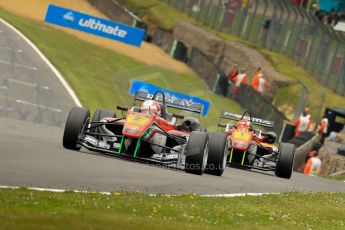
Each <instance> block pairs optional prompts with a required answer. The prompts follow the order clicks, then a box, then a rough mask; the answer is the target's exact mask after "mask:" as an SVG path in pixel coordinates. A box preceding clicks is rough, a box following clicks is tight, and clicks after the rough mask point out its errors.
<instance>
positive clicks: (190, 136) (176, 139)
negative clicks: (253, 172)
mask: <svg viewBox="0 0 345 230" xmlns="http://www.w3.org/2000/svg"><path fill="white" fill-rule="evenodd" d="M134 99H135V100H134V101H135V104H136V102H137V101H144V103H143V104H142V106H140V107H139V106H136V105H135V106H133V107H131V108H128V107H126V106H117V109H118V110H120V111H122V112H121V113H122V116H121V117H116V114H115V113H114V112H111V111H108V110H104V109H98V110H97V111H96V112H95V113H94V115H93V117H92V120H91V119H90V112H89V110H87V109H84V108H80V107H74V108H73V109H72V110H71V112H70V114H69V116H68V119H67V122H66V126H65V131H64V135H63V146H64V147H65V148H67V149H72V150H80V149H81V147H82V146H83V147H85V148H87V149H88V150H91V151H97V152H101V153H105V154H110V155H112V156H115V157H123V158H127V159H135V160H138V161H144V162H150V163H156V164H161V165H165V166H168V167H173V168H177V169H182V170H185V171H187V172H188V173H193V174H198V175H201V174H203V173H204V172H206V173H209V174H213V175H217V176H221V175H222V173H223V171H224V168H225V165H226V157H227V155H228V151H227V149H226V139H227V136H226V134H224V133H220V132H215V133H208V132H207V130H206V128H205V127H202V126H200V122H199V120H198V119H197V118H194V117H184V116H182V115H179V114H170V113H168V111H167V107H172V108H175V109H182V110H185V111H189V112H193V113H198V114H201V113H202V110H203V106H202V105H201V104H198V103H194V102H193V103H191V102H189V101H181V100H175V99H171V98H166V97H165V93H164V91H163V90H158V91H156V92H155V93H154V94H153V95H152V94H148V93H147V92H144V91H138V92H137V93H136V94H135V97H134ZM157 104H158V106H159V108H157ZM181 105H183V106H181ZM177 119H179V120H181V122H179V123H177V122H176V121H177Z"/></svg>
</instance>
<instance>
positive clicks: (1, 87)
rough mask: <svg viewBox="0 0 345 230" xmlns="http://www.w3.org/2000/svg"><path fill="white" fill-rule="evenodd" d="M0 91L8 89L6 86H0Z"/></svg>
mask: <svg viewBox="0 0 345 230" xmlns="http://www.w3.org/2000/svg"><path fill="white" fill-rule="evenodd" d="M0 89H3V90H7V89H8V87H7V86H6V85H0Z"/></svg>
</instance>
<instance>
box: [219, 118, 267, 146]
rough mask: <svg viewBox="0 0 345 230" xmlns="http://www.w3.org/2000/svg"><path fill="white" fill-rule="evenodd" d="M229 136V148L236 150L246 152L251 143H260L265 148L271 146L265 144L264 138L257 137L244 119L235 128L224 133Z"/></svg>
mask: <svg viewBox="0 0 345 230" xmlns="http://www.w3.org/2000/svg"><path fill="white" fill-rule="evenodd" d="M226 134H227V135H229V136H230V135H231V146H232V148H234V149H237V150H242V151H244V150H247V149H248V147H249V145H250V144H251V142H252V141H254V142H257V143H261V144H262V145H265V147H269V146H271V144H267V143H265V139H264V137H258V136H257V135H255V133H254V131H253V130H252V129H251V127H250V122H249V121H248V120H246V119H242V120H240V121H239V122H238V123H237V125H236V126H235V127H233V128H232V129H231V130H230V131H227V132H226Z"/></svg>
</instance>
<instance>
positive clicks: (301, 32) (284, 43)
mask: <svg viewBox="0 0 345 230" xmlns="http://www.w3.org/2000/svg"><path fill="white" fill-rule="evenodd" d="M161 1H163V2H166V3H168V4H170V5H173V6H174V7H176V8H178V9H180V10H182V11H184V12H185V13H187V14H189V15H190V16H192V17H194V18H196V19H197V20H198V21H199V22H202V23H203V24H205V25H208V26H210V27H212V28H214V29H216V30H218V31H222V32H224V33H229V34H232V35H235V36H237V37H240V38H243V39H246V40H248V41H251V42H254V43H256V44H258V45H260V46H263V47H265V48H267V49H269V50H271V51H274V52H278V53H281V54H284V55H286V56H288V57H289V58H291V59H293V60H294V61H295V62H296V63H297V64H298V65H299V66H301V67H302V68H304V69H305V70H306V71H308V72H309V73H310V74H311V75H312V76H313V77H314V78H315V79H316V80H317V81H319V82H320V83H321V84H323V85H325V86H327V87H328V88H330V89H332V90H333V91H334V92H336V93H338V94H342V95H345V38H344V36H343V35H342V34H340V33H338V32H335V31H334V30H333V29H332V28H330V27H329V26H326V25H325V24H324V23H322V22H321V21H320V20H319V19H317V18H316V17H314V16H313V15H312V13H310V12H307V11H306V10H305V9H304V8H302V7H299V6H297V5H293V4H291V3H290V2H289V1H280V0H161Z"/></svg>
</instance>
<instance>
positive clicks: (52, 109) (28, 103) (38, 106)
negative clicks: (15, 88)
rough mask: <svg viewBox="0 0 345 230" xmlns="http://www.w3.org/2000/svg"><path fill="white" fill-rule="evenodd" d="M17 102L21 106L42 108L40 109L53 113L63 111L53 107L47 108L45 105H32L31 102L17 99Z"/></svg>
mask: <svg viewBox="0 0 345 230" xmlns="http://www.w3.org/2000/svg"><path fill="white" fill-rule="evenodd" d="M16 102H17V103H20V104H24V105H30V106H34V107H37V108H40V109H47V110H49V111H53V112H57V113H61V112H62V110H61V109H57V108H53V107H47V106H44V105H40V104H35V103H31V102H29V101H23V100H19V99H17V100H16Z"/></svg>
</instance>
